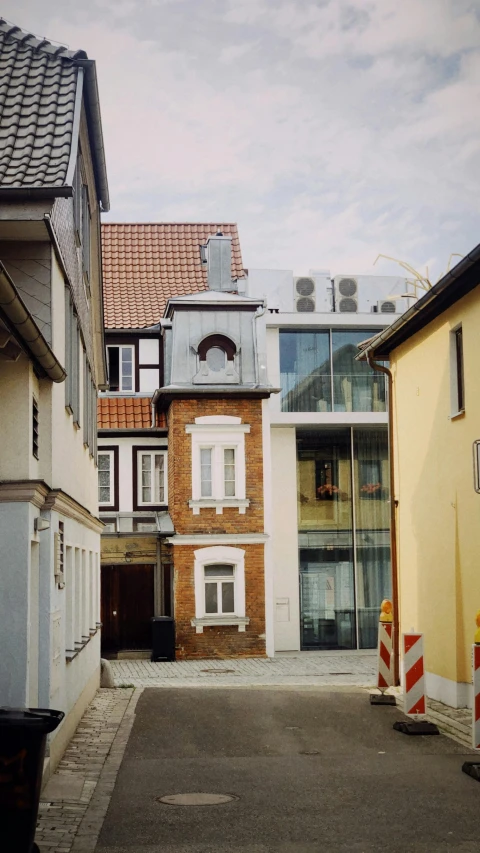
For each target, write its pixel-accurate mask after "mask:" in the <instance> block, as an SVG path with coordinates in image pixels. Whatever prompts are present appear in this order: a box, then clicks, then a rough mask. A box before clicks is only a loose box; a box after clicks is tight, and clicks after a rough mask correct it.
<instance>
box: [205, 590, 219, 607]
mask: <svg viewBox="0 0 480 853" xmlns="http://www.w3.org/2000/svg"><path fill="white" fill-rule="evenodd" d="M205 613H218V598H217V584H216V583H206V584H205Z"/></svg>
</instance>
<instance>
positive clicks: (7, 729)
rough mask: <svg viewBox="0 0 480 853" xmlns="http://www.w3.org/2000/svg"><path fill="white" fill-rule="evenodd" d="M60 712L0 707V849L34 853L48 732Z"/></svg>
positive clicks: (3, 852)
mask: <svg viewBox="0 0 480 853" xmlns="http://www.w3.org/2000/svg"><path fill="white" fill-rule="evenodd" d="M64 716H65V714H64V713H63V711H50V710H44V709H43V708H0V850H1V851H2V853H33V851H35V850H38V847H37V846H36V845H34V843H33V839H34V837H35V827H36V824H37V815H38V802H39V800H40V788H41V785H42V773H43V759H44V757H45V743H46V740H47V734H49V732H53V731H54V730H55V729H56V728H57V726H58V725H59V724H60V723H61V722H62V720H63V718H64Z"/></svg>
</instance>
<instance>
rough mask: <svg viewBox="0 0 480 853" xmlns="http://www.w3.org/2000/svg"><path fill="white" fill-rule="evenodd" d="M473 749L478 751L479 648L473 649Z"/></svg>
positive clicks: (479, 746) (479, 720)
mask: <svg viewBox="0 0 480 853" xmlns="http://www.w3.org/2000/svg"><path fill="white" fill-rule="evenodd" d="M472 741H473V748H474V749H480V646H478V645H475V646H474V647H473V702H472Z"/></svg>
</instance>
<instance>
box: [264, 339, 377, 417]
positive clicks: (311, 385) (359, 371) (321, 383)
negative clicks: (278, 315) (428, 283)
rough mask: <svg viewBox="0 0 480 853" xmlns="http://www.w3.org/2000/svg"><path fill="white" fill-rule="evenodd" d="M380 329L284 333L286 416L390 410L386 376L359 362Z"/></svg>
mask: <svg viewBox="0 0 480 853" xmlns="http://www.w3.org/2000/svg"><path fill="white" fill-rule="evenodd" d="M377 332H378V329H376V330H375V329H361V330H350V329H326V330H322V331H308V330H307V331H303V330H296V329H295V330H289V329H281V330H280V384H281V388H282V391H281V400H282V411H283V412H331V411H334V412H385V411H386V397H385V376H384V375H383V374H381V373H378V372H376V371H374V370H372V369H371V368H370V367H369V366H368V364H367V363H366V362H359V361H355V356H356V355H358V344H359V343H360V342H361V341H364V340H366V339H367V338H370V337H372V336H373V335H374V334H376V333H377Z"/></svg>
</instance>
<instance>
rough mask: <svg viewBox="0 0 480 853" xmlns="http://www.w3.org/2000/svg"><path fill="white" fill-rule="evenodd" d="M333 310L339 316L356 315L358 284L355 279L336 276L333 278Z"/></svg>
mask: <svg viewBox="0 0 480 853" xmlns="http://www.w3.org/2000/svg"><path fill="white" fill-rule="evenodd" d="M334 287H335V310H336V311H340V313H341V314H356V313H357V311H358V282H357V279H356V278H350V277H349V278H347V277H346V276H341V275H337V276H335V278H334Z"/></svg>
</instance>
